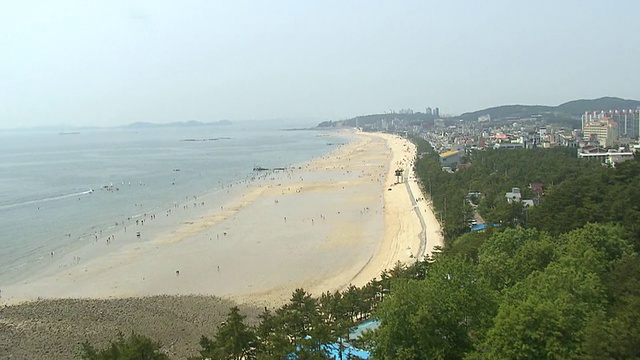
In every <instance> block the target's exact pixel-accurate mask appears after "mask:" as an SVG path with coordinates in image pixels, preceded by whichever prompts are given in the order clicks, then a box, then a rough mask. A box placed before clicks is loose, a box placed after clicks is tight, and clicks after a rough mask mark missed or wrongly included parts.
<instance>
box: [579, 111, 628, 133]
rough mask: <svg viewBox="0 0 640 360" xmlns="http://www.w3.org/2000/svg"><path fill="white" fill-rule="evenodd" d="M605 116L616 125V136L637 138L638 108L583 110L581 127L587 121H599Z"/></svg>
mask: <svg viewBox="0 0 640 360" xmlns="http://www.w3.org/2000/svg"><path fill="white" fill-rule="evenodd" d="M605 118H607V119H611V120H613V121H615V122H616V124H617V126H618V129H617V130H618V131H617V136H618V137H626V138H631V139H637V138H638V136H640V110H639V109H635V110H633V109H629V110H627V109H624V110H609V111H607V112H605V111H600V112H597V111H594V112H585V113H584V114H583V115H582V128H583V129H584V127H585V126H586V125H587V124H588V123H593V122H600V121H602V120H603V119H605Z"/></svg>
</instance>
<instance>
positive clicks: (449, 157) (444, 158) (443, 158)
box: [440, 150, 462, 167]
mask: <svg viewBox="0 0 640 360" xmlns="http://www.w3.org/2000/svg"><path fill="white" fill-rule="evenodd" d="M460 162H462V152H461V151H458V150H451V151H447V152H444V153H442V154H440V164H442V166H447V167H452V166H454V165H456V164H459V163H460Z"/></svg>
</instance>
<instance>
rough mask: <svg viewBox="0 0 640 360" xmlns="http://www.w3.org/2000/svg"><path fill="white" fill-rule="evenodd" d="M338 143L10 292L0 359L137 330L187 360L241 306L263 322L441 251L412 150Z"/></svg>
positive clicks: (136, 228) (78, 255)
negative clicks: (299, 293) (303, 297)
mask: <svg viewBox="0 0 640 360" xmlns="http://www.w3.org/2000/svg"><path fill="white" fill-rule="evenodd" d="M341 136H343V137H345V138H347V139H348V140H349V141H348V143H346V144H344V145H342V146H340V147H339V148H338V149H336V150H335V151H333V152H332V153H330V154H328V155H326V156H324V157H321V158H318V159H315V160H313V161H311V162H309V163H306V164H302V165H299V166H296V167H295V168H289V169H287V170H284V171H257V172H255V173H254V175H255V176H254V177H252V178H250V179H246V180H241V181H238V182H237V183H235V184H233V186H228V187H227V188H225V189H223V190H222V191H218V192H215V193H211V194H206V195H201V196H197V197H195V196H193V197H189V198H186V199H185V200H184V202H182V203H179V204H178V203H176V204H174V205H173V206H172V207H171V208H168V209H165V210H164V211H161V212H158V213H154V214H146V215H145V216H144V217H142V218H140V219H138V223H137V224H136V225H131V223H129V225H127V226H126V227H125V226H124V224H121V225H120V226H119V227H118V228H117V230H116V231H115V232H113V233H110V234H106V233H105V234H96V236H95V239H92V240H91V241H90V242H89V243H87V244H85V245H83V246H82V247H81V248H80V249H79V250H77V251H74V252H72V253H68V254H65V255H64V256H63V255H61V254H51V255H50V256H49V257H48V258H47V260H48V261H49V264H48V266H47V267H46V269H45V270H44V271H43V272H38V273H34V274H29V276H27V278H26V280H23V281H20V282H18V283H14V284H8V285H2V287H1V288H0V291H1V293H0V295H1V297H0V303H1V304H4V305H5V306H4V307H0V359H13V358H31V359H49V358H73V357H75V356H77V354H78V351H79V349H80V345H79V344H80V343H82V342H83V341H86V340H89V341H90V342H91V343H92V344H95V345H96V346H101V347H103V346H106V345H108V341H109V340H111V339H114V337H115V336H116V335H117V333H118V332H119V331H124V332H125V333H127V332H129V331H131V330H133V331H136V332H138V333H141V334H144V335H146V336H149V337H150V338H152V339H156V340H159V341H160V342H161V343H162V348H163V351H164V352H165V353H167V354H169V355H171V356H172V358H180V359H182V358H188V357H189V356H193V355H196V353H197V349H198V345H197V344H198V340H199V338H200V336H202V335H207V336H212V335H213V334H214V333H215V331H216V328H217V326H218V324H219V323H220V321H222V320H223V319H224V317H225V315H226V313H227V312H228V309H229V307H230V306H232V305H233V304H236V303H239V304H240V305H241V307H242V311H243V313H244V314H246V315H247V316H248V317H247V321H248V322H249V323H255V322H256V321H257V315H258V314H259V313H260V312H261V311H262V309H263V306H267V307H274V308H275V307H279V306H281V305H282V304H283V303H284V302H286V301H287V300H288V299H289V298H290V295H291V293H292V291H293V290H295V289H296V288H304V289H305V290H307V291H309V292H311V293H313V294H315V295H319V294H321V293H322V292H325V291H335V290H342V289H344V288H346V287H347V286H349V284H354V285H356V286H362V285H365V284H366V283H367V282H369V281H370V280H371V279H373V278H375V277H378V276H379V275H380V273H381V272H382V271H383V270H385V269H389V268H392V267H393V266H394V265H395V264H396V263H397V262H398V261H400V262H403V263H409V262H413V261H416V260H417V259H422V258H424V257H425V256H428V255H429V254H430V253H431V252H432V251H433V249H434V248H435V247H438V246H442V245H443V244H442V236H441V234H440V227H439V224H438V222H437V220H436V218H435V216H434V214H433V212H432V210H431V209H430V208H429V207H428V202H426V201H424V195H423V194H422V192H421V190H420V187H419V186H418V182H417V181H416V179H415V176H414V174H413V170H412V167H413V160H414V159H415V155H416V148H415V146H414V145H413V144H412V143H411V142H409V141H408V140H406V139H403V138H400V137H398V136H395V135H390V134H381V133H361V132H356V131H355V130H344V131H343V132H342V134H341ZM398 169H401V170H403V176H402V177H401V178H397V177H396V176H395V171H396V170H398ZM398 180H400V182H398ZM221 199H222V200H221ZM134 224H135V222H134ZM138 234H140V236H138ZM52 335H53V336H52Z"/></svg>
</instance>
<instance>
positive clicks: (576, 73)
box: [0, 0, 640, 128]
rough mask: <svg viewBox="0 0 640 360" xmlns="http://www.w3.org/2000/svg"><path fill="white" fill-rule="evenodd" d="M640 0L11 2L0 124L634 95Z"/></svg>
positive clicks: (310, 113)
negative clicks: (606, 0)
mask: <svg viewBox="0 0 640 360" xmlns="http://www.w3.org/2000/svg"><path fill="white" fill-rule="evenodd" d="M638 13H640V2H635V1H615V2H602V1H595V0H586V1H577V0H574V1H569V0H567V1H537V2H530V3H524V2H506V1H498V0H492V1H482V2H480V1H478V2H469V1H462V0H454V1H446V2H445V1H438V2H435V1H407V2H402V3H399V2H385V1H366V2H365V1H347V2H340V1H328V2H321V3H315V2H308V1H300V2H251V1H233V2H231V1H228V2H210V1H204V0H199V1H192V2H189V3H179V2H175V1H166V2H143V1H132V2H125V1H112V2H104V3H92V2H86V1H79V0H78V1H67V0H63V1H58V2H37V1H24V2H10V3H6V4H3V6H2V11H0V34H3V36H0V48H2V53H3V55H2V56H1V57H0V128H16V127H19V128H22V127H33V126H59V125H74V126H117V125H123V124H128V123H132V122H138V121H149V122H157V123H167V122H174V121H187V120H199V121H218V120H223V119H228V120H231V121H239V120H244V119H269V118H289V119H291V118H305V119H310V118H311V119H319V120H329V119H330V120H339V119H344V118H349V117H353V116H357V115H362V114H368V113H375V112H378V113H381V112H384V111H389V110H400V109H404V108H411V109H413V110H414V111H424V109H425V108H426V107H439V108H440V111H441V113H446V114H460V113H463V112H467V111H474V110H478V109H483V108H487V107H491V106H497V105H503V104H543V105H558V104H561V103H563V102H566V101H570V100H575V99H580V98H598V97H602V96H618V97H622V98H631V99H638V98H640V90H639V88H638V87H637V84H638V83H640V71H638V70H637V64H636V61H637V59H638V58H640V48H639V47H638V46H637V38H636V36H635V34H636V33H637V30H636V29H635V28H636V22H637V20H636V17H637V14H638Z"/></svg>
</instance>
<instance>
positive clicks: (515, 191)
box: [504, 187, 522, 204]
mask: <svg viewBox="0 0 640 360" xmlns="http://www.w3.org/2000/svg"><path fill="white" fill-rule="evenodd" d="M504 196H505V197H506V198H507V201H508V202H509V204H511V203H513V202H520V200H522V194H521V193H520V188H517V187H516V188H512V189H511V192H508V193H506V194H505V195H504Z"/></svg>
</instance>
